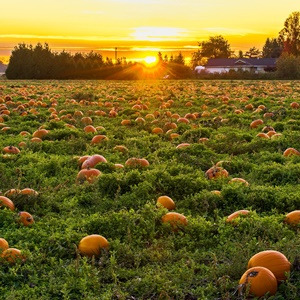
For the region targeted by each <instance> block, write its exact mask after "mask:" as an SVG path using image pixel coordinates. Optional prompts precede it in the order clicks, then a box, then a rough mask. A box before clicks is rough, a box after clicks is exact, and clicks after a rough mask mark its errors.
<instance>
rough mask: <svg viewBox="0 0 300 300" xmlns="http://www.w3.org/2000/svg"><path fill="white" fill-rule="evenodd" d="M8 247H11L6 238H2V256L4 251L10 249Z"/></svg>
mask: <svg viewBox="0 0 300 300" xmlns="http://www.w3.org/2000/svg"><path fill="white" fill-rule="evenodd" d="M8 247H9V245H8V242H7V240H6V239H4V238H0V254H1V253H2V252H3V251H4V250H6V249H8Z"/></svg>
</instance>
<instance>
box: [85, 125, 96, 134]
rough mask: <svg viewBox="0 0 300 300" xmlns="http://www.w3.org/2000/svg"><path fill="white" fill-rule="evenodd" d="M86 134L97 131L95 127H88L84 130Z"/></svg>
mask: <svg viewBox="0 0 300 300" xmlns="http://www.w3.org/2000/svg"><path fill="white" fill-rule="evenodd" d="M83 130H84V132H86V133H90V132H91V133H96V132H97V129H96V128H95V127H94V126H93V125H87V126H85V127H84V128H83Z"/></svg>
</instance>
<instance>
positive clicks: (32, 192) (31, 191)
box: [20, 188, 39, 196]
mask: <svg viewBox="0 0 300 300" xmlns="http://www.w3.org/2000/svg"><path fill="white" fill-rule="evenodd" d="M20 194H21V195H30V196H37V195H38V194H39V193H38V192H37V191H35V190H34V189H31V188H25V189H23V190H21V191H20Z"/></svg>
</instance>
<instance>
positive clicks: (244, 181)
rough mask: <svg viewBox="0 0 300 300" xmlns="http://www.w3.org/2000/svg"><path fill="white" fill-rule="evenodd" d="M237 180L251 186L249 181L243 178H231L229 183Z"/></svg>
mask: <svg viewBox="0 0 300 300" xmlns="http://www.w3.org/2000/svg"><path fill="white" fill-rule="evenodd" d="M235 182H237V183H242V184H243V185H245V186H249V182H248V181H246V180H245V179H243V178H232V179H231V180H229V182H228V183H235Z"/></svg>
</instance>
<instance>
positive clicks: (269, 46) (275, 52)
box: [262, 38, 282, 58]
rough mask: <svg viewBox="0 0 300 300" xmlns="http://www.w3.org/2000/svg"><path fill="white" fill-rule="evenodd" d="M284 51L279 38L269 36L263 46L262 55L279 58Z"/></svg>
mask: <svg viewBox="0 0 300 300" xmlns="http://www.w3.org/2000/svg"><path fill="white" fill-rule="evenodd" d="M281 53H282V45H281V44H280V42H279V41H278V40H277V39H270V38H267V40H266V42H265V45H264V46H263V51H262V57H273V58H277V57H279V56H280V55H281Z"/></svg>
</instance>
